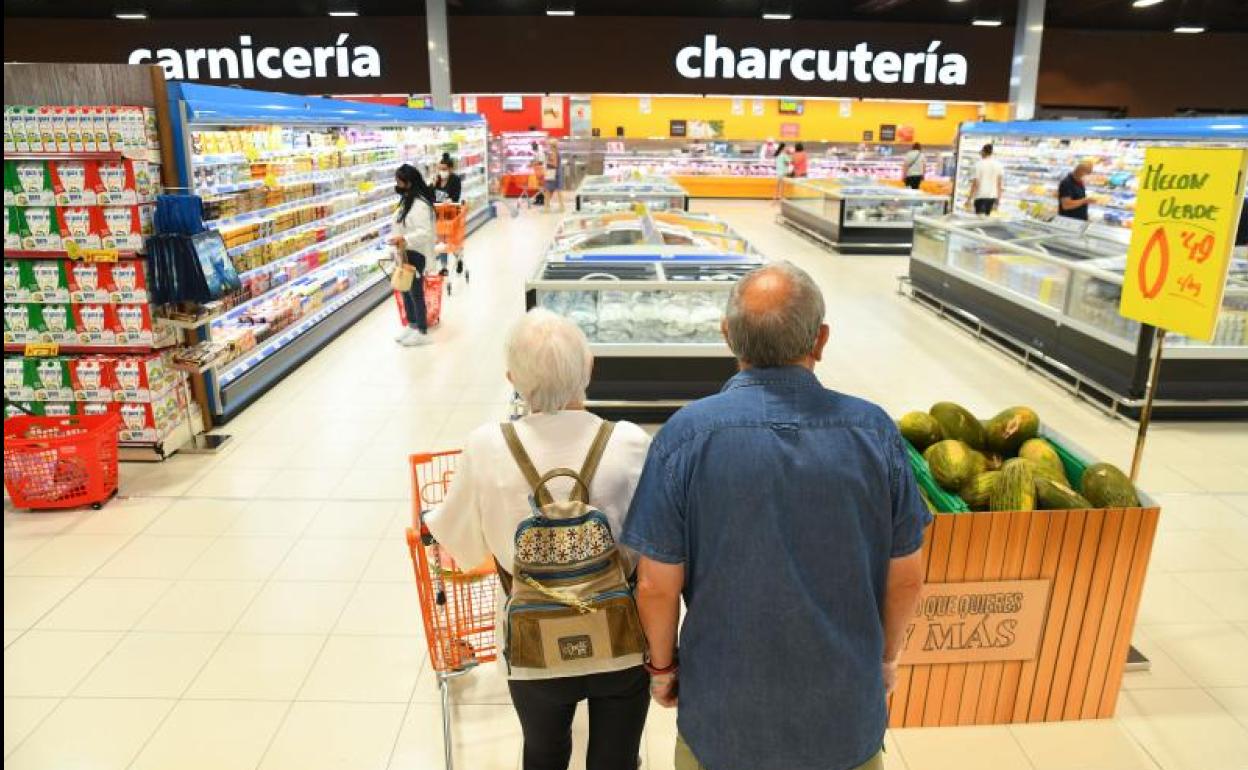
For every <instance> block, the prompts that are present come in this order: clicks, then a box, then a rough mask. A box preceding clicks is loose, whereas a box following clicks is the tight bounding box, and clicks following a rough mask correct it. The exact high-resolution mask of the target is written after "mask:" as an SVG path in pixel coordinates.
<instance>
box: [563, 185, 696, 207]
mask: <svg viewBox="0 0 1248 770" xmlns="http://www.w3.org/2000/svg"><path fill="white" fill-rule="evenodd" d="M635 203H644V204H645V205H646V207H647V208H649V209H650V210H651V211H670V210H681V211H688V210H689V194H688V193H686V192H685V190H684V188H683V187H681V186H680V185H678V184H676V183H675V182H673V181H671V180H669V179H665V178H663V177H640V178H630V179H612V178H611V177H607V176H587V177H585V178H584V179H583V180H581V184H580V186H578V187H577V188H576V210H577V211H603V210H608V209H619V208H621V207H627V206H630V205H632V204H635Z"/></svg>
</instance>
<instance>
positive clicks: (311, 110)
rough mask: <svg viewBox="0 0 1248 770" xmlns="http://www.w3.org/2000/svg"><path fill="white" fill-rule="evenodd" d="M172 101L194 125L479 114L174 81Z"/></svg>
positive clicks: (393, 120)
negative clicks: (181, 106) (183, 107)
mask: <svg viewBox="0 0 1248 770" xmlns="http://www.w3.org/2000/svg"><path fill="white" fill-rule="evenodd" d="M169 98H170V100H171V101H182V102H185V103H186V119H187V120H188V121H190V122H191V123H201V124H216V123H220V124H224V125H238V124H240V123H284V124H292V123H293V124H305V125H306V124H320V125H361V124H372V125H379V126H380V125H388V126H393V125H400V124H411V123H415V124H426V125H448V124H452V125H476V124H482V123H484V122H485V118H483V117H481V116H480V115H471V114H467V113H461V112H446V111H441V110H413V109H408V108H407V107H391V106H389V105H385V104H365V103H361V102H348V101H343V100H341V99H326V98H324V97H319V96H299V95H296V94H280V93H272V92H268V91H250V90H245V89H241V88H224V87H222V86H207V85H202V84H199V83H181V82H173V83H170V84H169Z"/></svg>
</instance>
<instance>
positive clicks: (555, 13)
mask: <svg viewBox="0 0 1248 770" xmlns="http://www.w3.org/2000/svg"><path fill="white" fill-rule="evenodd" d="M546 15H547V16H575V15H576V11H546Z"/></svg>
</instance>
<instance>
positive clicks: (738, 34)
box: [4, 16, 1012, 101]
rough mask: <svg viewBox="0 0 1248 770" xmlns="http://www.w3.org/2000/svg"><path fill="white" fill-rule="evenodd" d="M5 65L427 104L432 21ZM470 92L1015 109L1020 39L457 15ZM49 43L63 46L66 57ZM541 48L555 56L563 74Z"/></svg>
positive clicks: (271, 32)
mask: <svg viewBox="0 0 1248 770" xmlns="http://www.w3.org/2000/svg"><path fill="white" fill-rule="evenodd" d="M5 22H6V23H5V25H4V27H5V29H4V48H5V51H4V54H5V58H6V59H8V60H16V61H22V60H29V61H46V60H48V59H49V58H54V59H56V60H59V61H74V62H92V63H94V62H107V63H120V62H127V61H131V62H152V63H157V64H160V65H162V66H163V67H165V69H166V72H167V73H169V74H170V75H175V76H180V77H183V78H187V79H192V80H197V81H199V82H205V83H212V84H216V85H231V84H239V85H243V86H246V87H248V88H258V89H266V90H274V91H290V92H294V93H373V94H376V93H425V92H427V91H428V89H429V62H428V54H427V51H426V50H425V46H424V45H420V44H418V43H420V42H421V41H423V40H424V38H425V20H424V18H423V17H420V16H414V17H367V16H362V17H358V18H345V19H344V18H329V17H319V18H318V17H312V18H299V19H276V18H253V19H197V20H189V19H164V20H162V19H151V20H148V21H144V22H142V23H137V24H136V23H134V22H127V21H115V20H84V19H56V20H51V19H19V18H9V19H6V20H5ZM449 33H450V42H451V60H452V61H453V62H454V64H453V65H452V71H451V77H452V87H453V89H454V90H455V91H456V92H459V93H552V92H553V93H691V94H743V95H755V94H757V95H771V94H784V95H788V96H794V97H802V96H861V97H876V98H887V97H894V98H905V99H939V100H972V101H1004V100H1006V99H1007V98H1008V90H1009V84H1008V78H1009V69H1010V67H1009V62H1010V52H1011V39H1012V32H1011V31H1010V30H1008V29H993V28H982V27H978V28H977V27H969V26H965V25H911V24H892V23H881V24H863V23H846V22H839V23H837V22H826V21H803V22H802V23H801V24H775V23H771V22H766V21H763V20H761V19H741V18H737V19H695V18H674V17H604V16H584V17H582V16H577V17H572V18H551V17H546V16H456V17H454V18H453V19H452V20H451V24H450V29H449ZM48 40H55V41H57V45H56V47H55V49H53V48H51V47H50V46H49V45H48V44H47V41H48ZM535 51H559V52H560V57H561V58H563V59H565V60H568V61H575V62H576V66H574V67H556V68H551V67H549V66H545V65H544V64H543V62H544V59H543V57H541V56H535V55H534V52H535Z"/></svg>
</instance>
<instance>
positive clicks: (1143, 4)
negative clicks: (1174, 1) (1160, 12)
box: [1131, 0, 1166, 8]
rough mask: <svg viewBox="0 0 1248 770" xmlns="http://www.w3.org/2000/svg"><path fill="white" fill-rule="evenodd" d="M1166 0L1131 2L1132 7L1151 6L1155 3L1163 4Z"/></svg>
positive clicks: (1136, 0)
mask: <svg viewBox="0 0 1248 770" xmlns="http://www.w3.org/2000/svg"><path fill="white" fill-rule="evenodd" d="M1164 2H1166V0H1135V2H1133V3H1131V7H1132V8H1151V7H1152V6H1154V5H1161V4H1162V3H1164Z"/></svg>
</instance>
